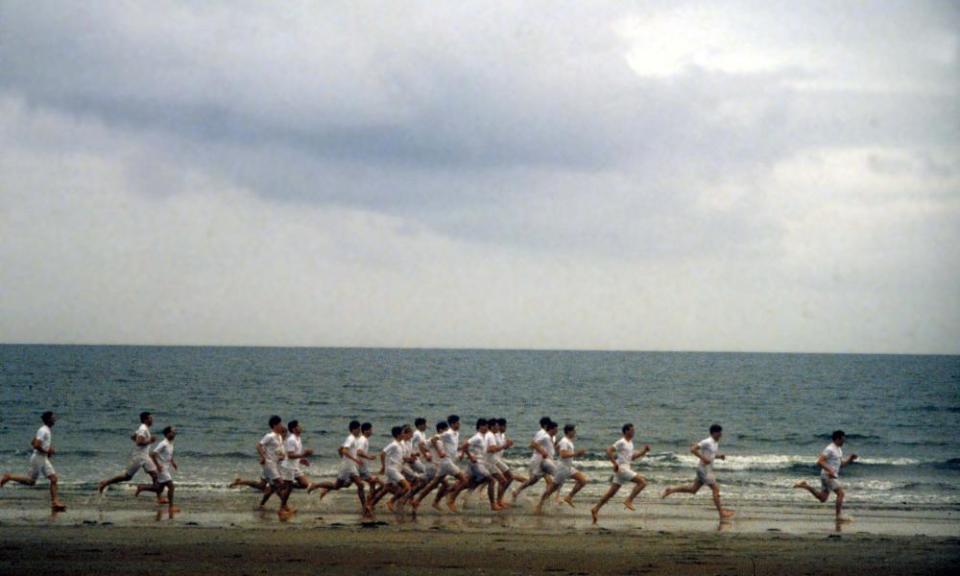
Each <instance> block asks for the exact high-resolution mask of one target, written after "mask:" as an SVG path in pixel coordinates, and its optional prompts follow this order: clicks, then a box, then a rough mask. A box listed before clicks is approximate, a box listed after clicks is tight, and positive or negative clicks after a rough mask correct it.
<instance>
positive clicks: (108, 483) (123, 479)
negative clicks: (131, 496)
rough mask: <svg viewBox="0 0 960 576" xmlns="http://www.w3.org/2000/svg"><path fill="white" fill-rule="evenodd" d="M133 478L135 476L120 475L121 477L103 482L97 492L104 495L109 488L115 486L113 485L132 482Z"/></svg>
mask: <svg viewBox="0 0 960 576" xmlns="http://www.w3.org/2000/svg"><path fill="white" fill-rule="evenodd" d="M131 478H133V476H128V475H127V474H121V475H119V476H114V477H113V478H110V479H109V480H104V481H103V482H101V483H100V484H99V485H98V486H97V491H98V492H100V493H101V494H103V491H104V490H106V489H107V486H111V485H113V484H119V483H121V482H126V481H128V480H130V479H131Z"/></svg>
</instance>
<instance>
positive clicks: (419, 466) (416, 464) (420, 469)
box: [410, 460, 427, 476]
mask: <svg viewBox="0 0 960 576" xmlns="http://www.w3.org/2000/svg"><path fill="white" fill-rule="evenodd" d="M410 469H411V470H413V471H414V472H416V473H417V474H419V475H421V476H422V475H424V474H426V472H427V467H426V466H424V465H423V462H421V461H419V460H414V461H413V462H412V463H411V464H410Z"/></svg>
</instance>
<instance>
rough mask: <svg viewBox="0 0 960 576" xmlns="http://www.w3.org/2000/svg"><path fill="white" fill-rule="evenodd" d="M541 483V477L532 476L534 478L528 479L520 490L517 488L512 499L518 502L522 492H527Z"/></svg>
mask: <svg viewBox="0 0 960 576" xmlns="http://www.w3.org/2000/svg"><path fill="white" fill-rule="evenodd" d="M539 481H540V477H539V476H532V477H531V478H530V479H528V480H527V481H526V482H524V483H523V484H521V485H520V487H519V488H517V489H516V490H514V491H513V493H512V494H511V497H512V498H513V499H514V500H516V499H517V496H519V495H520V493H521V492H523V491H524V490H526V489H527V488H529V487H531V486H533V485H534V484H536V483H537V482H539Z"/></svg>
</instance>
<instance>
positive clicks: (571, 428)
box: [563, 424, 577, 434]
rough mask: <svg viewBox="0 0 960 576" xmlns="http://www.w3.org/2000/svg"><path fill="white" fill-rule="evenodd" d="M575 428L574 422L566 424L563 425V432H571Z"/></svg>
mask: <svg viewBox="0 0 960 576" xmlns="http://www.w3.org/2000/svg"><path fill="white" fill-rule="evenodd" d="M576 429H577V425H576V424H567V425H566V426H564V427H563V433H564V434H569V433H570V432H573V431H574V430H576Z"/></svg>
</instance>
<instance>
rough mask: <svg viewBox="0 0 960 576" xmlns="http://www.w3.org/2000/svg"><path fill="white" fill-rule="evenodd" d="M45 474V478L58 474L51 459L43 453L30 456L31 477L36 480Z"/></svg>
mask: <svg viewBox="0 0 960 576" xmlns="http://www.w3.org/2000/svg"><path fill="white" fill-rule="evenodd" d="M41 474H43V477H44V478H49V477H51V476H56V474H57V471H56V470H54V469H53V464H51V463H50V459H49V458H47V457H46V456H43V455H34V456H31V457H30V474H28V476H30V479H31V480H33V481H34V482H36V480H37V478H39V477H40V475H41Z"/></svg>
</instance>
